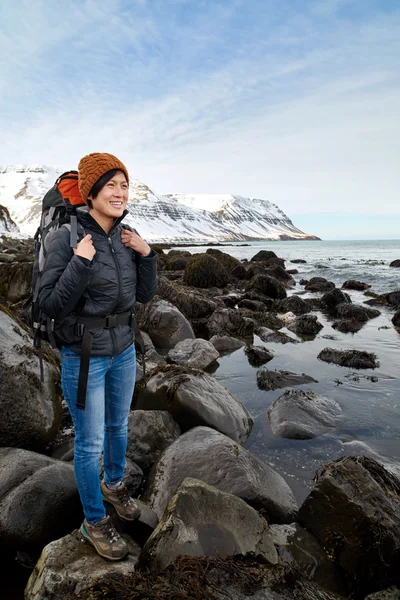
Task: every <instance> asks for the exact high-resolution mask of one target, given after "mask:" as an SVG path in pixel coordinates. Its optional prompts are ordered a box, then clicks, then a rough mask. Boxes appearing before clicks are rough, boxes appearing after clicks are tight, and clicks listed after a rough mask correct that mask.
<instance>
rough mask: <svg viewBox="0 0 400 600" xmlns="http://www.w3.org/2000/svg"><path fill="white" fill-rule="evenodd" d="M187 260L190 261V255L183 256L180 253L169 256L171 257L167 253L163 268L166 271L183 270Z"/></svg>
mask: <svg viewBox="0 0 400 600" xmlns="http://www.w3.org/2000/svg"><path fill="white" fill-rule="evenodd" d="M189 261H190V256H184V255H181V254H177V255H175V256H171V258H169V255H168V259H167V262H166V263H165V268H166V269H167V270H168V271H183V270H184V269H186V265H187V264H188V262H189Z"/></svg>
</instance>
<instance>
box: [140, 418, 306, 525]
mask: <svg viewBox="0 0 400 600" xmlns="http://www.w3.org/2000/svg"><path fill="white" fill-rule="evenodd" d="M185 477H193V478H195V479H200V480H201V481H204V482H205V483H208V484H209V485H212V486H214V487H216V488H218V489H219V490H221V491H223V492H227V493H228V494H233V495H235V496H238V497H239V498H242V499H243V500H245V501H246V502H247V503H248V504H250V505H251V506H253V507H254V508H255V509H256V510H260V509H261V508H263V509H264V510H265V511H266V513H267V515H268V520H271V521H272V522H283V523H287V522H289V523H291V522H292V521H293V520H294V517H295V515H296V510H297V505H296V501H295V499H294V496H293V494H292V492H291V490H290V488H289V486H288V485H287V483H286V482H285V481H284V479H283V478H282V477H281V476H280V475H279V474H278V473H277V472H276V471H274V470H273V469H272V468H271V467H269V466H268V465H267V464H266V463H265V462H263V461H261V460H259V459H258V458H257V457H256V456H254V454H252V453H251V452H249V451H248V450H246V449H245V448H243V447H242V446H240V445H238V444H235V443H234V442H233V441H232V440H231V439H230V438H228V437H227V436H225V435H223V434H222V433H219V432H218V431H215V430H213V429H210V428H209V427H195V428H194V429H191V430H190V431H188V432H187V433H185V434H183V435H182V436H181V437H180V438H179V439H178V440H176V442H174V443H173V444H172V445H171V446H169V447H168V448H167V449H166V450H165V452H164V453H163V454H162V456H161V458H160V459H159V461H158V462H157V464H156V465H155V466H154V467H153V469H152V471H151V473H150V477H149V479H148V480H147V484H146V489H145V492H144V495H143V501H145V502H147V503H148V504H149V506H150V507H151V508H153V510H155V512H156V513H157V515H159V517H161V516H162V514H163V512H164V509H165V507H166V505H167V504H168V502H169V499H170V498H171V496H172V494H173V493H174V492H175V490H176V488H177V486H178V485H179V484H180V482H181V481H182V480H183V479H184V478H185Z"/></svg>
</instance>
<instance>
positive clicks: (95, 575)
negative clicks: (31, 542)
mask: <svg viewBox="0 0 400 600" xmlns="http://www.w3.org/2000/svg"><path fill="white" fill-rule="evenodd" d="M124 538H125V541H126V542H127V544H128V547H129V554H128V557H127V558H126V559H125V560H123V561H119V562H113V563H110V562H107V561H106V560H104V558H101V556H99V555H98V554H97V552H96V551H95V550H94V548H92V547H91V546H90V545H88V544H83V543H82V541H81V539H82V538H81V536H80V534H79V532H78V531H76V530H75V531H73V532H72V533H71V534H69V535H66V536H65V537H63V538H61V539H58V540H55V541H53V542H51V543H50V544H48V545H47V546H46V547H45V548H44V549H43V552H42V554H41V556H40V559H39V561H38V563H37V564H36V566H35V568H34V570H33V572H32V575H31V576H30V578H29V581H28V584H27V586H26V588H25V595H24V599H25V600H63V599H66V598H70V597H72V598H74V597H79V598H85V600H89V599H90V598H92V595H91V594H90V588H91V587H92V586H94V585H97V586H100V585H102V584H103V583H104V582H105V581H107V580H108V579H109V577H110V576H111V575H113V576H123V575H130V574H131V573H132V571H133V570H134V569H135V565H136V563H137V560H138V556H139V553H140V547H139V546H138V545H137V544H136V543H135V542H134V541H133V540H132V539H131V538H130V537H128V536H126V537H125V536H124ZM75 594H76V596H75Z"/></svg>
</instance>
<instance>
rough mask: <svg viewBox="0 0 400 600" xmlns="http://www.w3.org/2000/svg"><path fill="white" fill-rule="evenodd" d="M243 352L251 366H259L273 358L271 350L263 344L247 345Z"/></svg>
mask: <svg viewBox="0 0 400 600" xmlns="http://www.w3.org/2000/svg"><path fill="white" fill-rule="evenodd" d="M245 354H246V356H247V358H248V361H249V363H250V364H251V366H252V367H261V365H265V363H267V362H269V361H270V360H272V359H273V358H274V354H273V352H271V350H268V349H267V348H265V346H247V348H246V349H245Z"/></svg>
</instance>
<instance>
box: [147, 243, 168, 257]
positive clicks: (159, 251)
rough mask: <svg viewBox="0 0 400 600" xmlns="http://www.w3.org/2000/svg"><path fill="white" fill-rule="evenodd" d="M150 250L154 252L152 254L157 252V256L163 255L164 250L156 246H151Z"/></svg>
mask: <svg viewBox="0 0 400 600" xmlns="http://www.w3.org/2000/svg"><path fill="white" fill-rule="evenodd" d="M150 248H151V249H152V250H154V252H157V254H161V255H162V254H165V252H164V250H163V249H162V248H161V246H158V245H157V244H151V245H150Z"/></svg>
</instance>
